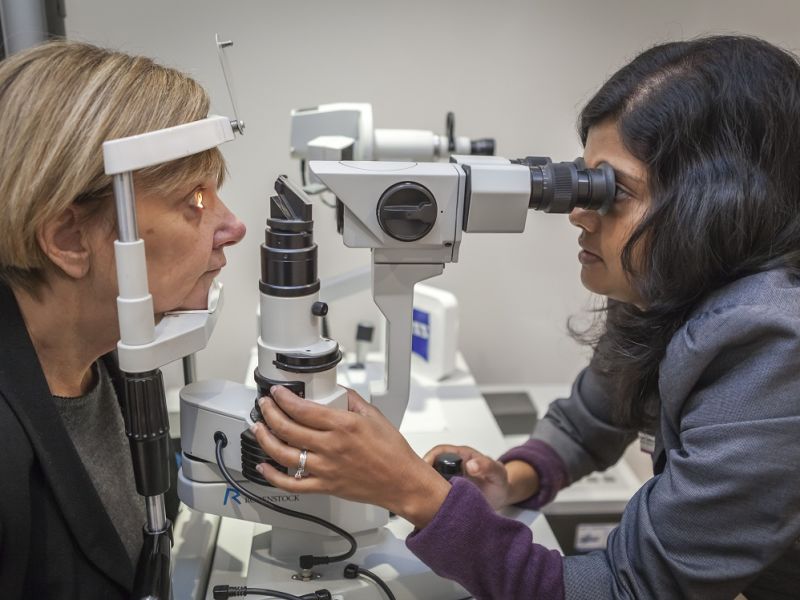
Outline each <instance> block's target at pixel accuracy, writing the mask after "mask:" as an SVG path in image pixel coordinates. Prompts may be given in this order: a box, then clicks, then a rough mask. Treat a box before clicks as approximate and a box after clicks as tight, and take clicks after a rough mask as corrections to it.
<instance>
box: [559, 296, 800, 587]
mask: <svg viewBox="0 0 800 600" xmlns="http://www.w3.org/2000/svg"><path fill="white" fill-rule="evenodd" d="M793 310H795V309H793ZM787 312H788V311H787ZM798 373H800V319H797V318H796V317H794V318H792V317H790V316H787V315H786V314H785V313H783V314H782V313H781V312H780V311H779V310H777V309H770V308H769V307H761V306H739V307H731V308H720V309H717V310H715V311H713V312H712V313H708V314H705V315H702V316H700V317H698V318H696V319H693V320H692V321H690V322H689V323H687V325H686V326H685V327H684V328H683V329H682V330H681V331H679V332H678V333H677V334H676V336H675V337H674V338H673V340H672V342H671V343H670V346H669V348H668V350H667V356H666V358H665V359H664V361H663V362H662V368H661V376H660V391H661V400H662V423H661V430H662V433H663V436H664V440H665V447H666V451H667V463H666V467H665V469H664V471H663V472H662V473H661V474H659V475H658V476H656V477H654V478H653V479H651V480H650V481H649V482H648V483H646V484H645V485H644V487H643V488H642V489H641V490H640V491H639V492H638V493H637V494H636V495H635V496H634V498H633V499H632V500H631V501H630V503H629V504H628V506H627V508H626V510H625V512H624V514H623V518H622V521H621V523H620V527H619V528H618V529H617V530H616V531H615V532H613V533H612V535H611V536H610V537H609V542H608V548H607V550H606V551H605V552H598V553H592V554H589V555H586V556H583V557H568V558H566V559H565V564H564V580H565V585H566V595H567V598H570V599H587V600H588V599H590V598H591V599H592V600H596V599H597V598H631V599H632V598H637V599H638V598H660V597H667V596H668V597H682V598H703V599H704V600H714V599H717V598H719V599H723V598H732V597H734V596H735V595H736V594H737V593H739V592H741V591H742V590H744V589H745V588H746V587H747V585H748V584H749V583H750V582H751V581H753V580H754V579H755V578H756V577H757V576H758V574H759V573H760V572H761V571H763V570H764V569H765V568H766V567H767V566H768V565H770V564H771V563H773V562H774V561H775V560H776V559H777V558H778V557H780V556H781V555H782V554H783V553H784V552H786V551H788V549H789V548H790V547H791V544H792V543H793V542H794V540H796V539H797V538H798V536H800V485H798V483H797V482H798V481H800V461H798V459H797V457H798V456H800V437H799V436H798V434H797V432H798V431H799V430H800V401H799V400H798V399H800V378H798Z"/></svg>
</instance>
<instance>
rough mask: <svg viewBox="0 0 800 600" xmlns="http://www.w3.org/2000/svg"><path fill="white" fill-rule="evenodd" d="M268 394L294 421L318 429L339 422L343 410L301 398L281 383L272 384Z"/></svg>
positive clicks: (329, 427)
mask: <svg viewBox="0 0 800 600" xmlns="http://www.w3.org/2000/svg"><path fill="white" fill-rule="evenodd" d="M270 395H271V396H272V398H273V400H274V401H275V404H277V405H278V406H279V407H280V408H281V410H282V411H283V412H285V413H286V414H287V415H289V416H290V417H291V418H292V419H293V420H294V421H296V422H298V423H300V424H302V425H305V426H307V427H311V428H313V429H318V430H320V431H329V430H330V429H332V428H333V425H334V424H336V423H338V422H339V419H340V416H341V413H342V412H344V411H341V410H339V409H336V408H330V407H328V406H323V405H322V404H317V403H316V402H312V401H311V400H306V399H305V398H301V397H300V396H298V395H297V394H295V393H293V392H292V391H291V390H289V389H287V388H285V387H283V386H282V385H275V386H273V387H272V389H271V390H270Z"/></svg>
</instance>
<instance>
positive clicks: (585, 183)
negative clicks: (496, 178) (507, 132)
mask: <svg viewBox="0 0 800 600" xmlns="http://www.w3.org/2000/svg"><path fill="white" fill-rule="evenodd" d="M511 162H512V163H516V164H520V165H526V166H527V167H528V169H529V170H530V173H531V198H530V202H529V204H528V208H530V209H533V210H539V211H542V212H547V213H569V212H572V210H573V209H574V208H576V207H577V208H583V209H586V210H596V211H598V212H599V213H600V214H605V213H606V212H608V209H609V208H611V204H612V202H613V201H614V191H615V188H616V183H615V181H614V169H613V168H611V165H609V164H608V163H600V164H599V165H598V166H597V168H592V169H588V168H586V164H585V163H584V161H583V159H582V158H577V159H575V160H574V161H572V162H559V163H554V162H553V161H552V160H550V158H549V157H546V156H528V157H526V158H521V159H517V160H512V161H511Z"/></svg>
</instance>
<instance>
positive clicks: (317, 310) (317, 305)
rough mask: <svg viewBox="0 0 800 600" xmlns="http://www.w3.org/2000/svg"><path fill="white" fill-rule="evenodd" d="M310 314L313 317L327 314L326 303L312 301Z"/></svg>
mask: <svg viewBox="0 0 800 600" xmlns="http://www.w3.org/2000/svg"><path fill="white" fill-rule="evenodd" d="M311 314H313V315H314V316H315V317H324V316H325V315H327V314H328V305H327V304H325V303H324V302H314V304H312V305H311Z"/></svg>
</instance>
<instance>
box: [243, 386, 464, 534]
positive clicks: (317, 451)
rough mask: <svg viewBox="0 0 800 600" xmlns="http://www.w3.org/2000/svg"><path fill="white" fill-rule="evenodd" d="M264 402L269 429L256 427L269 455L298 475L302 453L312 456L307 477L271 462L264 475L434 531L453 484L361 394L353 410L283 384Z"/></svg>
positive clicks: (286, 486) (295, 489)
mask: <svg viewBox="0 0 800 600" xmlns="http://www.w3.org/2000/svg"><path fill="white" fill-rule="evenodd" d="M271 394H272V398H270V397H268V396H265V397H264V398H262V399H261V400H260V406H261V413H262V415H263V416H264V419H265V421H266V422H267V424H268V426H269V428H267V427H266V426H264V424H263V423H257V424H256V425H255V426H254V427H253V433H254V434H255V436H256V439H257V440H258V443H259V444H260V445H261V447H262V449H263V450H264V451H265V452H266V453H267V454H269V455H270V456H271V457H272V458H273V459H275V460H276V461H277V462H279V463H280V464H282V465H284V466H285V467H288V468H290V469H296V468H297V467H298V464H299V462H300V452H301V449H306V450H307V451H308V454H307V459H306V465H305V473H306V476H305V477H304V478H302V479H295V478H294V477H293V476H291V475H286V474H285V473H281V472H280V471H278V470H277V469H275V468H274V467H272V466H270V465H269V464H267V463H262V464H261V465H259V472H260V473H261V474H262V476H263V477H264V478H265V479H266V480H267V481H269V482H270V483H271V484H273V485H275V486H276V487H279V488H281V489H283V490H286V491H287V492H292V493H320V494H333V495H334V496H339V497H341V498H345V499H347V500H354V501H356V502H365V503H368V504H377V505H379V506H383V507H384V508H387V509H388V510H390V511H392V512H394V513H395V514H398V515H400V516H401V517H403V518H405V519H407V520H408V521H410V522H411V523H413V524H414V525H415V526H416V527H417V528H422V527H424V526H425V525H427V524H428V523H429V522H430V520H431V519H432V518H433V516H434V515H435V514H436V512H437V511H438V510H439V507H440V506H441V505H442V502H444V499H445V497H446V496H447V494H448V493H449V491H450V484H449V483H448V482H447V481H446V480H445V479H444V478H443V477H442V476H441V475H439V474H438V473H437V472H436V471H434V470H433V468H431V466H430V465H428V464H427V463H426V462H425V461H423V460H422V459H421V458H420V457H419V456H417V454H416V453H415V452H414V451H413V450H412V449H411V446H409V445H408V442H406V440H405V438H404V437H403V436H402V435H401V434H400V432H399V431H398V430H397V429H395V427H394V426H393V425H392V424H391V423H390V422H389V421H388V420H387V419H386V417H384V416H383V414H381V412H380V411H379V410H378V409H377V408H375V407H374V406H372V405H371V404H368V403H367V402H365V401H364V400H363V399H362V398H361V397H360V396H359V395H358V394H357V393H356V392H354V391H353V390H348V392H347V401H348V410H347V411H344V410H339V409H335V408H330V407H327V406H322V405H320V404H316V403H315V402H311V401H309V400H306V399H304V398H300V397H299V396H297V395H295V394H294V393H292V392H291V391H290V390H288V389H287V388H285V387H283V386H275V387H273V388H272V390H271Z"/></svg>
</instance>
